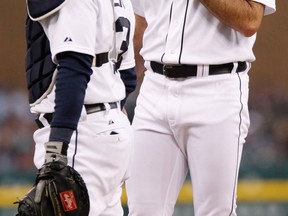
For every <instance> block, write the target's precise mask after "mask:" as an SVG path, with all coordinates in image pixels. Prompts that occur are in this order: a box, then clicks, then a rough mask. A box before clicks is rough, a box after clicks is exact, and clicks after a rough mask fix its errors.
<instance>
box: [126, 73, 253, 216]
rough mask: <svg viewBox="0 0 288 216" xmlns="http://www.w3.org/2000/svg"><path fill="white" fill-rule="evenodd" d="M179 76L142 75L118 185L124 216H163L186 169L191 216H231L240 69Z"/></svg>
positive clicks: (241, 121)
mask: <svg viewBox="0 0 288 216" xmlns="http://www.w3.org/2000/svg"><path fill="white" fill-rule="evenodd" d="M248 70H249V68H248V69H247V70H246V71H245V72H241V73H239V74H237V73H232V74H224V75H214V76H206V77H192V78H186V79H167V78H166V77H165V76H163V75H159V74H156V73H153V72H151V70H149V69H148V71H147V72H146V74H145V77H144V81H143V83H142V86H141V89H140V93H139V96H138V100H137V105H136V109H135V116H134V120H133V128H134V139H135V145H134V148H135V152H134V157H133V160H132V170H131V178H130V179H129V180H128V181H127V183H126V188H127V196H128V206H129V212H130V213H129V215H130V216H171V215H172V214H173V209H174V205H175V203H176V200H177V197H178V194H179V191H180V189H181V187H182V185H183V183H184V181H185V179H186V175H187V172H188V170H189V171H190V173H191V178H192V185H193V202H194V209H195V214H194V215H196V216H232V215H233V216H235V215H236V188H237V178H238V171H239V164H240V160H241V154H242V148H243V143H244V142H245V137H246V136H247V133H248V127H249V124H250V121H249V114H248V107H247V102H248V82H249V77H248V74H247V71H248Z"/></svg>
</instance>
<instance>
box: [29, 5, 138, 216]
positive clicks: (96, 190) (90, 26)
mask: <svg viewBox="0 0 288 216" xmlns="http://www.w3.org/2000/svg"><path fill="white" fill-rule="evenodd" d="M114 6H115V7H114V8H115V16H114V15H113V7H112V4H111V1H109V0H107V1H106V0H105V1H101V0H85V1H79V0H69V2H67V4H66V5H65V6H64V7H63V8H61V9H60V10H59V12H57V13H55V14H53V15H52V16H50V17H48V18H45V19H44V20H41V24H42V26H43V28H44V30H45V32H46V34H47V36H48V38H49V40H50V45H51V51H52V56H53V59H54V62H55V63H57V61H56V58H55V56H56V54H58V53H60V52H65V51H75V52H80V53H85V54H89V55H93V56H94V55H95V54H98V53H104V52H109V51H111V50H112V48H113V46H112V44H113V40H115V39H116V48H117V47H118V50H117V52H122V50H121V49H120V48H119V47H120V45H119V44H122V43H123V41H125V42H127V43H128V44H129V50H128V51H127V52H126V53H125V54H123V56H124V58H123V61H122V63H123V64H122V65H121V68H123V69H126V68H132V67H134V66H135V62H134V55H133V43H132V39H133V33H134V24H135V21H134V13H133V9H132V5H131V2H130V1H129V0H115V1H114ZM120 16H121V17H122V18H123V19H124V20H126V22H129V24H130V25H129V27H130V28H131V29H130V31H128V29H127V28H126V27H125V28H123V29H124V30H123V31H119V32H117V33H116V36H115V38H114V30H113V29H114V23H115V21H116V20H117V19H118V18H119V17H120ZM114 18H115V20H114ZM120 24H121V23H120ZM128 33H129V34H130V35H129V36H127V34H128ZM127 38H129V41H126V40H127ZM92 69H93V74H92V76H91V79H90V82H89V83H88V88H87V91H86V95H85V100H84V104H91V103H105V104H106V105H107V108H108V110H106V111H101V112H96V113H92V114H87V113H86V110H85V108H84V107H83V109H82V114H81V117H80V120H79V124H78V127H77V131H75V132H74V133H73V136H72V138H71V142H70V144H69V148H68V164H69V165H74V168H75V169H76V170H77V171H78V172H79V173H80V174H81V176H82V177H83V179H84V181H85V183H86V185H87V188H88V193H89V197H90V204H91V205H90V214H89V216H98V215H99V216H100V215H101V216H108V215H109V216H112V215H115V216H116V215H119V216H120V215H123V209H122V206H121V202H120V197H121V194H122V189H121V186H122V184H123V182H124V181H125V179H127V177H128V176H129V162H130V153H131V147H132V146H131V144H132V140H133V136H132V133H131V125H130V122H129V120H128V118H127V116H126V115H124V114H123V113H122V111H121V110H120V105H119V104H118V105H119V106H118V108H117V109H109V106H108V104H107V103H106V102H117V101H120V100H122V99H123V98H124V97H125V87H124V84H123V82H122V80H121V79H120V75H119V73H118V72H117V73H114V65H113V63H112V62H108V63H105V64H103V65H102V66H101V67H97V68H96V67H93V68H92ZM54 88H55V87H54ZM54 91H55V89H53V90H52V91H51V93H50V94H49V95H48V96H47V97H46V98H44V99H43V100H42V101H41V102H40V103H39V104H36V105H35V104H34V105H33V106H32V107H31V112H32V113H37V114H40V119H39V120H40V121H41V123H42V124H43V125H44V126H45V127H44V128H41V129H38V130H36V131H35V133H34V141H35V143H36V144H35V154H34V163H35V166H36V167H37V168H40V167H41V166H42V164H43V162H44V158H45V149H44V143H46V142H47V141H48V138H49V134H50V125H49V123H48V122H47V120H46V119H45V118H44V117H43V115H44V113H52V112H54V106H55V103H54V100H55V92H54Z"/></svg>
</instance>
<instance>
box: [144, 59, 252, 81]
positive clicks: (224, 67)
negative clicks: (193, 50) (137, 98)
mask: <svg viewBox="0 0 288 216" xmlns="http://www.w3.org/2000/svg"><path fill="white" fill-rule="evenodd" d="M150 65H151V68H152V70H153V71H154V72H155V73H159V74H162V75H164V76H166V77H168V78H186V77H191V76H197V67H198V66H197V65H171V64H170V65H169V64H161V63H158V62H154V61H152V62H151V63H150ZM233 67H234V64H233V63H227V64H220V65H209V75H218V74H227V73H231V72H232V70H233ZM246 68H247V63H246V62H238V66H237V69H236V72H237V73H238V72H243V71H245V70H246Z"/></svg>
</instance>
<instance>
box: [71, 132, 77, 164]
mask: <svg viewBox="0 0 288 216" xmlns="http://www.w3.org/2000/svg"><path fill="white" fill-rule="evenodd" d="M75 133H76V135H75V150H74V154H73V157H72V167H73V168H74V164H75V157H76V154H77V149H78V130H77V129H76V130H75Z"/></svg>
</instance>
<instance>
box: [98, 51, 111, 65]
mask: <svg viewBox="0 0 288 216" xmlns="http://www.w3.org/2000/svg"><path fill="white" fill-rule="evenodd" d="M108 61H109V57H108V52H106V53H100V54H97V55H95V67H101V66H102V65H103V64H105V63H107V62H108Z"/></svg>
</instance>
